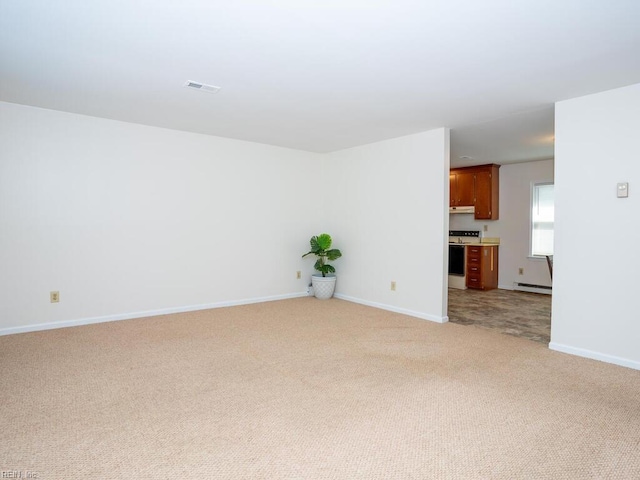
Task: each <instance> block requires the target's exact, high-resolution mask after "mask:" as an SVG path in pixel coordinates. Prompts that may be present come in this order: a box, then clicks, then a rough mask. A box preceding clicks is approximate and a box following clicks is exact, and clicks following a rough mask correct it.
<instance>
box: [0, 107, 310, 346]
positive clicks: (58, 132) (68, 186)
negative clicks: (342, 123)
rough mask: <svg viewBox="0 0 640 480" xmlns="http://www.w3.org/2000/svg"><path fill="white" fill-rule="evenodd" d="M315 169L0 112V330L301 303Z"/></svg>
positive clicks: (260, 151)
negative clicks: (277, 301)
mask: <svg viewBox="0 0 640 480" xmlns="http://www.w3.org/2000/svg"><path fill="white" fill-rule="evenodd" d="M320 158H321V156H319V155H318V154H312V153H306V152H301V151H296V150H290V149H285V148H278V147H272V146H266V145H260V144H255V143H249V142H240V141H235V140H229V139H223V138H216V137H211V136H205V135H197V134H192V133H186V132H179V131H173V130H166V129H161V128H154V127H147V126H142V125H135V124H129V123H123V122H117V121H112V120H105V119H99V118H94V117H88V116H82V115H75V114H69V113H62V112H56V111H51V110H44V109H38V108H32V107H26V106H21V105H15V104H9V103H0V226H1V227H0V265H2V273H1V275H0V331H3V332H4V333H11V332H14V331H22V330H24V329H27V330H28V329H29V328H32V327H33V326H34V325H41V326H42V327H43V328H46V327H47V326H51V325H52V324H53V325H55V324H56V322H69V321H74V320H78V319H80V320H82V319H85V320H86V319H115V318H120V317H127V316H131V314H135V313H137V312H138V313H139V312H142V313H144V312H149V311H151V312H163V311H171V310H172V309H183V308H185V307H198V306H201V305H219V304H220V302H223V303H224V302H231V303H233V302H236V301H246V300H255V299H269V298H281V297H283V296H285V297H286V296H291V295H295V294H304V293H305V292H306V287H307V280H305V278H308V277H309V276H310V275H311V271H312V263H310V262H308V261H305V260H303V259H301V258H300V256H301V254H302V253H304V252H305V251H306V250H305V249H306V248H307V246H308V239H309V237H310V235H311V233H312V232H314V231H316V230H317V229H318V224H319V219H320V217H321V205H319V204H317V203H315V202H314V201H313V199H312V198H310V194H309V192H310V191H311V190H312V189H313V188H314V186H313V182H312V179H313V177H314V175H315V174H316V172H317V171H318V162H319V159H320ZM297 270H301V271H303V279H301V280H297V279H296V271H297ZM53 290H56V291H59V292H60V303H57V304H52V303H50V302H49V292H50V291H53ZM21 329H22V330H21Z"/></svg>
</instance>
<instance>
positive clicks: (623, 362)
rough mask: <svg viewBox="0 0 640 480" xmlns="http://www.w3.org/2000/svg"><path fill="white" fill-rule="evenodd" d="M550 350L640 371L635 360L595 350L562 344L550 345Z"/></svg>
mask: <svg viewBox="0 0 640 480" xmlns="http://www.w3.org/2000/svg"><path fill="white" fill-rule="evenodd" d="M549 349H551V350H555V351H556V352H562V353H569V354H571V355H577V356H578V357H584V358H590V359H592V360H599V361H601V362H606V363H613V364H614V365H620V366H621V367H627V368H633V369H634V370H640V362H637V361H635V360H629V359H627V358H621V357H616V356H614V355H608V354H606V353H600V352H594V351H593V350H586V349H584V348H578V347H571V346H569V345H563V344H561V343H555V342H551V343H549Z"/></svg>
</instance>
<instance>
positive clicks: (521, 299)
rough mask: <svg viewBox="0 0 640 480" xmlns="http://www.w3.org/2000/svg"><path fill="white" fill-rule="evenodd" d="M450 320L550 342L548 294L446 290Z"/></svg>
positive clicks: (549, 297)
mask: <svg viewBox="0 0 640 480" xmlns="http://www.w3.org/2000/svg"><path fill="white" fill-rule="evenodd" d="M448 316H449V321H450V322H452V323H458V324H460V325H475V326H477V327H481V328H488V329H491V330H498V331H500V332H501V333H504V334H507V335H514V336H516V337H523V338H528V339H529V340H533V341H536V342H540V343H543V344H545V345H548V344H549V339H550V333H551V295H544V294H539V293H526V292H515V291H511V290H500V289H495V290H489V291H486V292H484V291H482V290H472V289H468V290H458V289H455V288H450V289H449V313H448Z"/></svg>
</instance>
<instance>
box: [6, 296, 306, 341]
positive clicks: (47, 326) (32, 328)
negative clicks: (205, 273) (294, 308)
mask: <svg viewBox="0 0 640 480" xmlns="http://www.w3.org/2000/svg"><path fill="white" fill-rule="evenodd" d="M307 296H309V294H308V293H307V292H300V293H287V294H284V295H273V296H271V297H258V298H247V299H243V300H230V301H225V302H215V303H207V304H202V305H186V306H182V307H171V308H161V309H158V310H147V311H144V312H132V313H122V314H117V315H106V316H103V317H92V318H80V319H77V320H63V321H60V322H48V323H38V324H36V325H25V326H22V327H9V328H2V329H0V336H2V335H13V334H16V333H27V332H38V331H40V330H52V329H54V328H66V327H78V326H80V325H91V324H94V323H104V322H115V321H118V320H131V319H134V318H142V317H155V316H158V315H169V314H171V313H183V312H194V311H197V310H209V309H211V308H222V307H235V306H238V305H249V304H251V303H262V302H273V301H275V300H287V299H289V298H299V297H307Z"/></svg>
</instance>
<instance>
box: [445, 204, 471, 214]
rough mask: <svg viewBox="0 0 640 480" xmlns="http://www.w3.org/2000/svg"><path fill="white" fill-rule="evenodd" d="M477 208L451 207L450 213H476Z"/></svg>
mask: <svg viewBox="0 0 640 480" xmlns="http://www.w3.org/2000/svg"><path fill="white" fill-rule="evenodd" d="M475 211H476V208H475V207H474V206H473V205H470V206H468V207H449V213H475Z"/></svg>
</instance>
